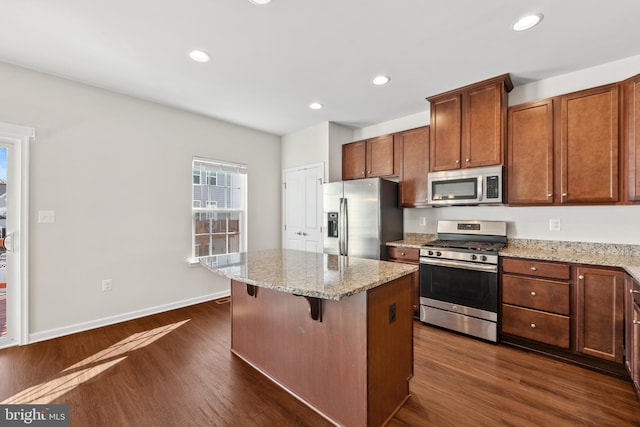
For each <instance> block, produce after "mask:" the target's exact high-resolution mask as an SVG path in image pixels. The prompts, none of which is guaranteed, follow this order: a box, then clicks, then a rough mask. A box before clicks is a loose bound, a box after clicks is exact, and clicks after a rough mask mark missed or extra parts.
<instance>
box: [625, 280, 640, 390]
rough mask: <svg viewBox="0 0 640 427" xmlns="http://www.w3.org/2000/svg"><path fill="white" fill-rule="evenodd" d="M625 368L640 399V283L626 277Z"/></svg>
mask: <svg viewBox="0 0 640 427" xmlns="http://www.w3.org/2000/svg"><path fill="white" fill-rule="evenodd" d="M624 282H625V292H624V305H625V310H624V311H625V317H624V318H625V345H624V348H625V366H626V368H627V372H628V373H629V375H630V376H631V380H632V381H633V385H634V387H635V389H636V392H637V393H638V398H639V399H640V283H638V282H637V281H635V280H633V278H631V277H630V276H626V277H625V280H624Z"/></svg>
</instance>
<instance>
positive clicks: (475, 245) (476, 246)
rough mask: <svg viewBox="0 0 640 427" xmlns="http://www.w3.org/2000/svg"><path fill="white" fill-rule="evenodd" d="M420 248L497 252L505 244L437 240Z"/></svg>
mask: <svg viewBox="0 0 640 427" xmlns="http://www.w3.org/2000/svg"><path fill="white" fill-rule="evenodd" d="M422 246H429V247H436V248H448V249H467V250H475V251H487V252H498V251H499V250H501V249H503V248H504V247H505V246H506V244H505V243H502V242H477V241H468V240H445V239H437V240H433V241H431V242H427V243H424V244H423V245H422Z"/></svg>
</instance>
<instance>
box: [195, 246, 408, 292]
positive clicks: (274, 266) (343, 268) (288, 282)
mask: <svg viewBox="0 0 640 427" xmlns="http://www.w3.org/2000/svg"><path fill="white" fill-rule="evenodd" d="M215 258H216V256H211V257H204V258H202V259H200V264H201V265H202V266H203V267H205V268H206V269H208V270H210V271H212V272H215V273H218V274H220V275H222V276H224V277H226V278H229V279H232V280H237V281H239V282H243V283H247V284H249V285H254V286H258V287H261V288H267V289H273V290H277V291H281V292H286V293H290V294H295V295H299V296H306V297H312V298H321V299H326V300H334V301H340V300H342V299H344V298H347V297H349V296H352V295H355V294H358V293H360V292H364V291H367V290H369V289H373V288H375V287H377V286H380V285H383V284H385V283H387V282H390V281H392V280H395V279H398V278H400V277H403V276H406V275H408V274H411V273H413V272H416V271H418V266H416V265H410V264H401V263H393V262H388V261H378V260H370V259H364V258H355V257H344V256H338V255H328V254H322V253H313V252H303V251H295V250H284V249H282V250H281V249H271V250H265V251H249V252H247V253H244V254H243V257H242V261H240V262H239V263H232V264H230V265H228V266H213V265H212V264H211V262H212V261H213V260H214V259H215ZM285 258H292V259H293V261H294V262H288V263H285V262H284V259H285ZM289 261H291V260H289ZM329 263H331V265H332V266H333V267H334V268H331V269H329V268H327V265H328V264H329ZM286 264H288V265H290V267H289V266H287V265H286Z"/></svg>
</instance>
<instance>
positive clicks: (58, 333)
mask: <svg viewBox="0 0 640 427" xmlns="http://www.w3.org/2000/svg"><path fill="white" fill-rule="evenodd" d="M229 295H231V293H230V291H223V292H216V293H214V294H209V295H203V296H200V297H197V298H191V299H188V300H182V301H176V302H172V303H170V304H165V305H159V306H156V307H149V308H145V309H143V310H138V311H132V312H129V313H123V314H118V315H116V316H109V317H103V318H102V319H96V320H91V321H89V322H83V323H76V324H75V325H69V326H63V327H61V328H55V329H49V330H46V331H41V332H35V333H33V334H29V342H28V343H25V344H33V343H35V342H38V341H46V340H50V339H52V338H58V337H62V336H65V335H71V334H75V333H77V332H83V331H88V330H90V329H95V328H101V327H102V326H108V325H113V324H115V323H120V322H125V321H127V320H132V319H137V318H140V317H144V316H149V315H151V314H157V313H162V312H165V311H169V310H175V309H176V308H182V307H187V306H190V305H194V304H199V303H202V302H207V301H213V300H216V299H219V298H224V297H228V296H229Z"/></svg>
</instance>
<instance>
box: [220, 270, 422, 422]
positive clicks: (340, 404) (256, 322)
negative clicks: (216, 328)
mask: <svg viewBox="0 0 640 427" xmlns="http://www.w3.org/2000/svg"><path fill="white" fill-rule="evenodd" d="M409 282H410V276H403V277H401V278H399V279H396V280H393V281H391V282H388V283H386V284H384V285H380V286H378V287H375V288H373V289H370V290H368V291H364V292H360V293H357V294H355V295H353V296H350V297H347V298H344V299H342V300H340V301H334V300H320V301H321V312H322V319H321V321H318V320H313V319H312V318H311V316H310V312H309V307H310V306H309V302H308V301H307V298H305V297H303V296H296V295H294V294H290V293H286V292H280V291H277V290H274V289H267V288H261V287H259V288H253V289H254V290H255V291H256V292H255V293H254V296H251V295H250V294H249V292H247V285H246V284H245V283H242V282H239V281H236V280H232V284H231V294H232V298H231V304H232V305H231V310H232V321H231V327H232V329H231V347H232V352H233V353H234V354H236V355H237V356H239V357H240V358H242V359H243V360H245V361H246V362H247V363H249V364H250V365H252V366H253V367H255V368H256V369H258V370H259V371H260V372H262V373H263V374H265V375H266V376H268V377H269V378H271V379H272V380H273V381H274V382H276V383H277V384H278V385H280V386H281V387H283V388H284V389H285V390H287V391H288V392H289V393H291V394H292V395H294V396H295V397H297V398H298V399H300V400H301V401H302V402H304V403H306V404H307V405H309V406H310V407H311V408H312V409H314V410H315V411H317V412H318V413H320V414H321V415H323V416H324V417H325V418H327V419H328V420H330V421H332V422H333V423H335V424H337V425H345V426H355V427H358V426H380V425H383V424H384V423H385V422H386V421H387V420H388V419H390V418H391V417H392V416H393V414H394V413H395V412H396V411H397V410H398V409H399V408H400V407H401V406H402V404H403V403H404V402H405V401H406V400H407V399H408V397H409V384H408V380H409V377H411V375H412V372H413V353H412V352H413V323H412V317H411V311H412V309H411V289H410V283H409ZM392 312H393V313H392Z"/></svg>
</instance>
